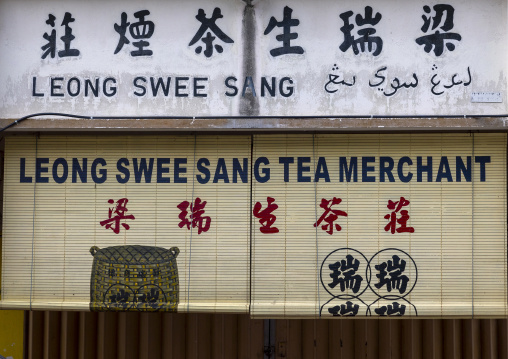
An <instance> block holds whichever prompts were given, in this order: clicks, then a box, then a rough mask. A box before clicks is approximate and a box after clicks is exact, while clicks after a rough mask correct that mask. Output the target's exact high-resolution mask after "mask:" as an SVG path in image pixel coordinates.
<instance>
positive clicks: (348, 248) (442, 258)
mask: <svg viewBox="0 0 508 359" xmlns="http://www.w3.org/2000/svg"><path fill="white" fill-rule="evenodd" d="M263 156H264V157H267V158H268V160H269V162H270V164H269V165H268V166H264V167H269V168H270V181H267V182H265V183H258V182H254V183H253V202H254V203H255V202H260V203H262V204H263V206H264V207H266V205H267V196H269V197H272V198H274V199H275V203H276V204H277V205H278V208H277V210H275V211H274V212H273V213H274V214H276V217H277V219H276V222H275V224H274V226H276V227H277V228H278V229H279V232H278V233H270V234H264V233H261V231H260V229H259V228H260V227H261V224H260V223H258V222H257V221H256V220H254V221H253V222H254V225H253V227H254V228H253V232H252V233H253V238H252V242H253V246H252V247H253V253H252V256H253V262H252V273H253V274H252V300H251V314H252V315H253V316H255V317H270V318H271V317H305V316H308V317H318V316H321V317H332V316H333V315H335V316H342V315H348V314H350V313H352V312H351V311H348V310H347V309H349V307H348V305H349V306H350V307H351V308H355V307H356V306H357V307H356V308H357V312H356V315H357V316H378V315H379V314H378V313H377V312H376V310H377V311H381V312H382V311H383V310H384V314H385V315H386V314H387V313H388V312H389V311H390V310H392V311H393V313H392V315H396V314H397V311H395V310H394V309H397V308H399V309H400V307H401V306H405V312H404V315H405V316H408V315H409V316H416V315H418V316H431V317H434V316H436V317H438V316H506V314H507V288H506V286H507V277H506V165H505V164H506V135H505V134H474V136H473V135H470V134H421V135H420V134H371V135H369V134H367V135H360V134H350V135H346V134H345V135H335V134H334V135H259V136H257V135H256V136H255V137H254V156H253V157H254V158H259V157H263ZM381 156H383V157H391V158H393V159H394V161H395V170H394V171H393V172H394V173H395V172H396V169H397V162H398V160H399V159H400V158H402V157H405V156H407V157H409V158H411V159H412V161H413V165H412V166H407V165H405V166H404V167H403V169H404V175H407V173H408V172H413V179H412V180H411V181H409V182H407V183H404V182H402V181H400V180H399V178H398V176H397V175H396V174H395V176H394V177H395V178H394V180H395V182H389V181H388V180H387V179H386V181H385V182H380V178H379V176H380V174H379V167H380V157H381ZM418 156H421V157H423V159H424V160H423V164H424V165H426V164H427V157H428V156H431V157H432V161H433V162H432V181H431V182H429V181H427V173H426V172H425V173H424V174H423V180H422V181H421V182H418V181H417V178H416V177H417V168H416V167H417V166H416V165H417V157H418ZM442 156H446V157H447V158H448V160H449V167H450V171H451V175H452V179H453V182H449V181H448V180H447V179H443V178H442V181H441V182H436V176H437V174H438V171H439V167H440V162H441V157H442ZM456 156H461V157H462V159H463V160H464V163H467V156H471V157H472V162H473V163H472V180H471V181H470V182H466V181H465V180H464V178H462V181H461V182H456ZM475 156H490V158H491V162H490V163H486V164H485V166H486V169H485V171H486V173H485V175H486V180H485V182H481V178H480V176H481V173H480V172H481V171H480V165H479V163H474V162H475V160H474V159H475ZM280 157H291V158H294V163H293V164H290V165H289V173H288V175H289V178H288V182H285V181H284V172H283V171H284V166H283V164H280V163H279V158H280ZM298 157H309V158H310V161H309V162H303V164H302V166H303V167H310V169H309V170H308V171H303V172H302V174H304V175H305V176H309V177H311V182H306V183H303V182H298V181H297V175H298V174H297V172H298V163H297V161H298V160H297V158H298ZM320 157H324V158H325V160H326V164H327V168H328V173H329V176H330V182H326V181H325V179H324V178H320V179H319V181H318V182H314V173H315V170H316V167H317V163H318V160H319V158H320ZM339 157H346V158H347V160H348V163H350V161H351V158H352V157H357V158H358V168H357V170H358V182H354V181H353V178H351V181H350V182H347V181H346V179H345V178H344V181H342V182H341V181H340V167H339V166H340V160H339ZM362 157H374V158H375V161H374V162H369V163H367V165H368V166H372V167H373V170H372V171H369V172H368V175H369V176H375V182H362V163H361V158H362ZM444 168H445V167H443V169H442V171H441V172H444V171H445V170H444ZM334 197H335V198H340V199H341V200H342V202H341V203H340V204H336V205H333V206H332V207H331V208H332V209H333V210H341V211H344V212H346V213H347V217H346V216H342V215H337V217H338V218H337V220H336V221H335V222H333V223H334V224H335V223H336V224H339V225H340V226H341V227H342V228H341V230H340V231H339V230H337V229H336V227H335V228H334V229H333V233H332V234H329V233H328V232H327V231H325V230H323V229H322V228H321V225H323V224H326V223H325V222H323V223H321V224H320V225H319V226H318V227H317V228H316V227H314V223H316V222H317V221H318V219H319V218H320V217H321V215H322V214H323V212H324V209H323V208H321V207H320V204H321V201H322V199H326V200H327V201H330V200H332V198H334ZM401 197H404V198H405V199H406V200H408V201H409V202H410V203H409V204H408V205H407V206H404V207H402V208H403V209H405V210H407V211H408V215H409V219H408V221H407V223H406V225H407V226H408V227H413V228H414V232H413V233H408V232H405V233H404V232H401V233H398V232H395V233H394V234H392V233H391V231H388V232H387V231H385V226H386V224H388V220H387V219H385V218H384V216H385V215H388V214H390V213H391V212H392V211H391V210H389V209H388V208H387V205H388V203H389V202H388V201H389V200H391V201H394V202H395V201H399V199H400V198H401ZM397 219H400V212H399V213H398V214H397ZM397 228H400V225H399V224H398V223H397ZM328 229H329V228H328ZM348 256H352V258H353V259H354V260H356V259H357V260H358V267H357V270H356V271H355V272H354V275H350V276H349V277H348V278H349V279H351V278H353V279H354V280H355V281H353V280H350V281H348V278H346V277H345V276H344V273H342V274H339V273H336V272H334V270H333V268H334V267H333V266H334V265H335V268H336V269H339V270H340V268H343V267H342V266H343V264H341V263H342V262H341V261H345V262H344V264H345V267H344V268H345V269H346V272H347V271H349V272H348V273H349V274H351V271H353V270H352V269H351V266H349V267H348V262H347V260H348ZM393 256H397V257H398V259H399V262H398V263H396V262H395V259H394V257H393ZM354 260H353V261H352V262H351V263H355V262H354ZM390 260H391V261H392V266H393V267H392V271H389V270H387V268H388V266H389V265H390V262H389V261H390ZM402 260H404V261H405V262H406V263H405V267H404V270H403V272H400V273H398V274H397V269H396V268H397V266H396V264H399V269H400V264H401V262H402ZM351 263H349V264H351ZM369 263H370V266H368V264H369ZM338 264H340V266H338ZM383 264H385V267H384V271H385V272H386V273H385V275H384V276H383V274H382V271H381V270H380V269H379V270H378V269H376V266H378V268H382V265H383ZM330 265H331V266H332V268H330ZM353 268H354V266H353ZM369 268H370V270H369ZM391 274H393V275H394V276H393V277H392V276H391ZM356 275H359V276H360V277H361V285H360V286H359V287H355V283H356V282H358V281H360V278H358V277H356ZM333 276H335V277H336V278H335V279H336V280H334V278H333ZM378 276H381V277H378ZM401 276H406V277H407V281H406V288H404V290H403V291H402V289H403V288H402V286H401V284H402V283H403V281H402V280H401V281H400V282H397V278H399V279H400V278H401ZM392 278H393V279H394V281H393V282H392V281H391V279H392ZM369 279H370V282H369ZM341 280H342V283H343V284H344V288H342V290H341V284H340V283H341V282H340V281H341ZM321 281H322V283H321ZM388 283H390V284H391V285H392V286H393V287H396V288H393V287H391V288H390V289H391V291H389V290H388ZM397 283H399V287H398V289H399V290H397ZM376 285H380V288H378V287H376ZM332 286H333V288H332ZM348 302H349V304H348ZM394 302H395V303H397V304H394ZM397 305H398V306H399V307H396V306H397ZM342 308H344V309H345V310H342Z"/></svg>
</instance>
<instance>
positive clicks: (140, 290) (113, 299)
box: [90, 245, 180, 312]
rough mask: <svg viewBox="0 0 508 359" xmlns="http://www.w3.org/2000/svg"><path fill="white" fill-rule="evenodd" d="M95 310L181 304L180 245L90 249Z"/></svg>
mask: <svg viewBox="0 0 508 359" xmlns="http://www.w3.org/2000/svg"><path fill="white" fill-rule="evenodd" d="M90 253H91V254H92V256H93V257H94V258H93V265H92V275H91V280H90V310H92V311H169V312H176V310H177V306H178V267H177V263H176V257H177V256H178V253H180V250H179V249H178V247H172V248H171V249H165V248H160V247H151V246H137V245H129V246H114V247H107V248H102V249H99V248H98V247H95V246H94V247H92V248H90Z"/></svg>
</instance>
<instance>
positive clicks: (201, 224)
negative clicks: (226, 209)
mask: <svg viewBox="0 0 508 359" xmlns="http://www.w3.org/2000/svg"><path fill="white" fill-rule="evenodd" d="M189 205H190V210H191V212H192V214H191V215H190V220H189V219H187V214H188V213H189V212H187V208H189ZM205 206H206V201H203V202H201V198H199V197H197V198H196V200H195V201H194V205H191V204H190V203H189V202H188V201H183V202H182V203H180V204H179V205H178V206H177V207H178V209H179V210H180V211H182V213H180V215H179V216H178V218H180V219H181V222H180V223H178V227H180V228H182V227H183V226H187V229H189V230H190V229H191V225H192V228H196V226H197V227H198V234H200V233H201V232H206V231H208V230H209V229H210V223H211V222H212V219H211V218H210V217H207V216H203V214H204V213H205V209H204V208H205Z"/></svg>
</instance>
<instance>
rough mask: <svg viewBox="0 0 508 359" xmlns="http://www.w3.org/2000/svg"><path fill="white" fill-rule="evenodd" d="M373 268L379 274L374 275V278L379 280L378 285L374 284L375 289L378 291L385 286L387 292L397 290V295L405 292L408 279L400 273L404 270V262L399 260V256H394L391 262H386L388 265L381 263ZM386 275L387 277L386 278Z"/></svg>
mask: <svg viewBox="0 0 508 359" xmlns="http://www.w3.org/2000/svg"><path fill="white" fill-rule="evenodd" d="M375 268H376V269H377V270H378V271H379V274H376V277H377V278H379V283H377V284H375V287H376V288H377V289H380V288H381V287H382V286H384V285H385V284H386V290H387V291H388V292H391V291H392V289H398V290H399V293H400V294H403V293H404V292H405V291H406V288H407V283H408V282H409V278H408V277H407V276H405V275H402V272H404V270H405V269H406V261H405V260H403V259H402V260H401V259H400V258H399V256H396V255H394V256H392V260H389V261H388V264H387V263H386V262H383V263H381V264H379V265H376V266H375ZM388 272H389V273H388ZM388 274H389V277H387V275H388Z"/></svg>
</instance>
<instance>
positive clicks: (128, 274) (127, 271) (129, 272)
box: [123, 269, 131, 279]
mask: <svg viewBox="0 0 508 359" xmlns="http://www.w3.org/2000/svg"><path fill="white" fill-rule="evenodd" d="M123 275H124V277H125V278H126V279H129V278H130V276H131V271H130V270H128V269H126V270H125V272H124V273H123Z"/></svg>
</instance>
